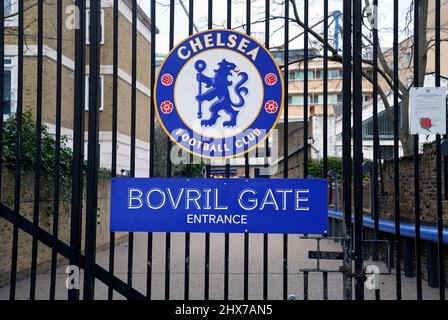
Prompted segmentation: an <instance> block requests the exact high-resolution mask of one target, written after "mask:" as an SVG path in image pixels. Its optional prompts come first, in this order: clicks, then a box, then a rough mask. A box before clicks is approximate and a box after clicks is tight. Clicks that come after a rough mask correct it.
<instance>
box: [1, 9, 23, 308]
mask: <svg viewBox="0 0 448 320" xmlns="http://www.w3.org/2000/svg"><path fill="white" fill-rule="evenodd" d="M23 10H24V7H23V1H18V23H19V24H18V70H17V78H18V79H17V110H16V120H17V129H16V150H15V157H16V159H15V179H14V180H15V182H14V223H13V235H12V253H11V280H10V281H11V284H10V291H9V299H10V300H15V297H16V280H17V253H18V242H19V226H18V224H17V216H19V214H20V181H21V174H22V153H21V144H22V115H23V45H24V33H23V29H24V23H23ZM1 63H4V61H2V62H1ZM2 103H3V102H2ZM2 117H3V115H2Z"/></svg>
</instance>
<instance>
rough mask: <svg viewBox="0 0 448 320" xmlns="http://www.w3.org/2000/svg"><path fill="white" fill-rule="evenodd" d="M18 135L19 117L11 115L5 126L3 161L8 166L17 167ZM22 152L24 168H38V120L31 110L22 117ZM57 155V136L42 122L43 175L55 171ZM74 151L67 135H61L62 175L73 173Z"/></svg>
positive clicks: (41, 158) (41, 159)
mask: <svg viewBox="0 0 448 320" xmlns="http://www.w3.org/2000/svg"><path fill="white" fill-rule="evenodd" d="M16 137H17V117H16V114H13V115H11V116H10V117H9V118H8V119H7V120H6V121H5V122H4V126H3V153H2V157H3V161H4V163H5V164H6V165H7V166H10V167H12V168H14V167H15V161H16ZM20 154H21V162H22V168H23V169H30V170H34V169H35V168H36V122H35V121H34V120H33V117H32V114H31V112H25V113H24V114H23V117H22V130H21V144H20ZM55 156H56V146H55V136H54V135H53V134H51V133H49V132H48V127H47V126H46V125H44V124H42V151H41V157H40V161H41V170H42V175H43V176H45V175H51V174H52V173H54V164H55ZM72 160H73V156H72V151H71V150H70V148H69V147H67V137H66V136H62V137H61V156H60V168H61V171H60V173H61V176H67V175H70V174H71V164H72Z"/></svg>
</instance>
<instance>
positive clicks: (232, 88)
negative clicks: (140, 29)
mask: <svg viewBox="0 0 448 320" xmlns="http://www.w3.org/2000/svg"><path fill="white" fill-rule="evenodd" d="M154 103H155V107H156V115H157V117H158V119H159V122H160V124H161V126H162V128H163V129H164V130H165V132H166V133H167V134H168V135H169V136H170V138H171V139H172V140H173V141H174V142H175V143H176V144H178V145H179V146H180V147H182V148H183V149H185V150H187V151H189V152H191V153H193V154H196V155H198V156H201V157H205V158H231V157H236V156H239V155H242V154H245V153H247V152H249V151H250V150H252V149H254V148H255V147H256V146H257V145H258V144H260V143H261V142H263V141H264V140H265V139H266V138H267V137H268V136H269V133H270V132H271V130H272V129H273V128H274V127H275V125H276V123H277V121H278V119H279V117H280V115H281V113H282V109H283V80H282V77H281V73H280V69H279V68H278V66H277V64H276V62H275V60H274V58H273V57H272V56H271V55H270V53H269V52H268V51H267V50H266V48H264V47H263V46H262V45H261V44H260V43H259V42H258V41H257V40H255V39H253V38H252V37H249V36H247V35H245V34H243V33H239V32H236V31H233V30H224V29H223V30H216V29H215V30H208V31H204V32H200V33H197V34H195V35H193V36H191V37H189V38H187V39H185V40H183V41H182V42H180V43H179V44H178V45H177V46H176V47H175V48H174V49H173V50H172V51H171V52H170V53H169V54H168V56H167V57H166V58H165V61H164V62H163V64H162V65H161V66H160V68H159V71H158V73H157V77H156V82H155V86H154Z"/></svg>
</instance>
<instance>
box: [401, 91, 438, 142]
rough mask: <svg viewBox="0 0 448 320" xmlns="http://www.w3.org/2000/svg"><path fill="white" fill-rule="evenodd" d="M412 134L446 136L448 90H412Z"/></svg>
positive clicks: (410, 101) (410, 102) (410, 112)
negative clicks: (447, 97) (447, 93)
mask: <svg viewBox="0 0 448 320" xmlns="http://www.w3.org/2000/svg"><path fill="white" fill-rule="evenodd" d="M409 108H410V110H409V121H410V126H409V127H410V131H411V132H410V133H411V134H446V88H411V90H410V96H409Z"/></svg>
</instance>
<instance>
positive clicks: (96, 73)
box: [83, 1, 101, 300]
mask: <svg viewBox="0 0 448 320" xmlns="http://www.w3.org/2000/svg"><path fill="white" fill-rule="evenodd" d="M89 28H90V30H89V34H90V52H89V60H90V72H89V102H88V106H89V134H88V145H87V148H88V151H87V190H86V191H87V195H86V197H87V204H86V238H85V258H86V263H85V268H84V290H83V294H84V300H93V299H94V298H95V255H96V225H97V207H98V204H97V202H98V168H99V161H98V160H99V108H100V103H101V101H100V91H101V89H100V72H101V60H100V59H101V55H100V41H101V1H96V2H93V1H92V2H91V3H90V25H89ZM86 103H87V102H86Z"/></svg>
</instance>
